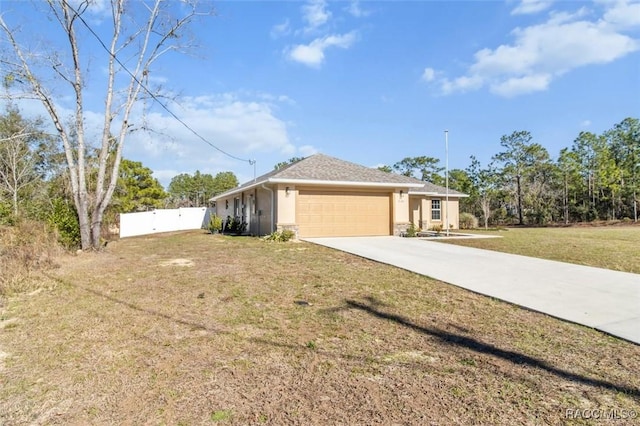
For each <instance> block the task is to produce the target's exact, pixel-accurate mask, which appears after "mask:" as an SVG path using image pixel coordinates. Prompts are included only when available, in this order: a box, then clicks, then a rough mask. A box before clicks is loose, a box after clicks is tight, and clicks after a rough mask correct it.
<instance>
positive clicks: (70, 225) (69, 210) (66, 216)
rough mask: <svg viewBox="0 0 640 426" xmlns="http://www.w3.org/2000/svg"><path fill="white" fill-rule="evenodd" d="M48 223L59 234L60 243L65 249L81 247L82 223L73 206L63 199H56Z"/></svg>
mask: <svg viewBox="0 0 640 426" xmlns="http://www.w3.org/2000/svg"><path fill="white" fill-rule="evenodd" d="M48 222H49V225H50V226H51V227H52V228H53V229H55V230H56V231H57V232H58V241H60V244H62V245H63V246H64V247H65V248H67V249H75V248H78V247H80V223H79V222H78V213H77V212H76V209H75V207H74V206H73V205H71V204H70V203H68V202H67V201H66V200H63V199H61V198H56V199H54V200H53V208H52V210H51V212H50V213H49V217H48Z"/></svg>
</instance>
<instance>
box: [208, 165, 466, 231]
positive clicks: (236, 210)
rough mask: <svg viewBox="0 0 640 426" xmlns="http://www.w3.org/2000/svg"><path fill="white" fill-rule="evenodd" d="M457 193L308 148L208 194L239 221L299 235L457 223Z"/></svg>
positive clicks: (222, 213)
mask: <svg viewBox="0 0 640 426" xmlns="http://www.w3.org/2000/svg"><path fill="white" fill-rule="evenodd" d="M460 197H466V195H465V194H461V193H459V192H456V191H453V190H450V191H449V203H448V206H447V204H446V202H445V199H446V191H445V188H443V187H440V186H437V185H433V184H430V183H425V182H422V181H420V180H417V179H414V178H412V177H407V176H402V175H398V174H395V173H386V172H383V171H380V170H377V169H373V168H369V167H364V166H361V165H358V164H354V163H350V162H348V161H343V160H340V159H337V158H333V157H329V156H327V155H323V154H315V155H312V156H310V157H307V158H305V159H303V160H301V161H298V162H297V163H293V164H290V165H288V166H286V167H283V168H280V169H278V170H274V171H272V172H269V173H267V174H265V175H262V176H260V177H257V178H256V179H254V180H252V181H250V182H247V183H245V184H243V185H241V186H239V187H237V188H234V189H232V190H230V191H227V192H224V193H222V194H219V195H217V196H215V197H213V198H212V199H211V201H213V202H214V203H215V207H214V212H215V213H216V214H217V215H218V216H221V217H222V218H227V217H235V218H240V219H242V220H244V221H245V222H246V223H247V225H248V226H247V232H249V233H251V234H253V235H266V234H269V233H271V232H273V231H275V230H284V229H290V230H292V231H294V232H295V233H296V235H297V236H298V237H300V238H304V237H330V236H332V237H333V236H367V235H400V233H402V232H404V231H405V230H406V229H407V228H408V227H409V225H410V223H411V222H413V223H414V224H415V226H416V227H420V228H422V229H429V228H430V227H431V226H433V225H442V226H443V227H444V226H445V223H446V220H447V209H448V210H449V214H448V220H449V224H450V225H451V229H456V228H458V201H459V199H460Z"/></svg>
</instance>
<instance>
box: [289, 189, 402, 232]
mask: <svg viewBox="0 0 640 426" xmlns="http://www.w3.org/2000/svg"><path fill="white" fill-rule="evenodd" d="M390 205H391V201H390V195H389V194H388V193H386V194H385V193H371V192H338V191H335V192H334V191H312V190H300V191H299V192H298V198H297V204H296V222H297V224H298V232H299V234H300V236H301V237H352V236H366V235H390V234H391V219H390V210H391V207H390Z"/></svg>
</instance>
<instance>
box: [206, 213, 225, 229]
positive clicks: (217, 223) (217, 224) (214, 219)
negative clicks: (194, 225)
mask: <svg viewBox="0 0 640 426" xmlns="http://www.w3.org/2000/svg"><path fill="white" fill-rule="evenodd" d="M207 229H208V230H209V232H211V233H212V234H217V233H218V232H220V231H221V230H222V218H221V217H220V216H218V215H215V214H214V215H211V217H210V218H209V224H208V225H207Z"/></svg>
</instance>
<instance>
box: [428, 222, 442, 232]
mask: <svg viewBox="0 0 640 426" xmlns="http://www.w3.org/2000/svg"><path fill="white" fill-rule="evenodd" d="M442 228H443V227H442V224H441V223H439V224H436V225H432V226H431V228H430V229H431V230H432V231H433V232H435V233H436V234H439V233H441V232H442Z"/></svg>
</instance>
